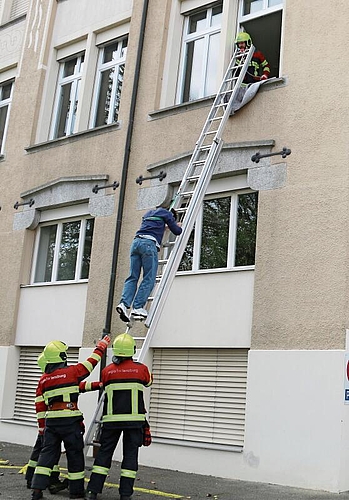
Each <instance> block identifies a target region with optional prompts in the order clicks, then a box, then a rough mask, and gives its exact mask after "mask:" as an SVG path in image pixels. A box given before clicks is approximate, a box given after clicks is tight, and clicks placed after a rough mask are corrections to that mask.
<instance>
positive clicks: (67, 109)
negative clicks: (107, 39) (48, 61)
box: [51, 54, 85, 139]
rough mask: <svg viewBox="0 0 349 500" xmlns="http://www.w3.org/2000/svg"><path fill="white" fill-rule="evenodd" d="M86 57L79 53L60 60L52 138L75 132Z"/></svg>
mask: <svg viewBox="0 0 349 500" xmlns="http://www.w3.org/2000/svg"><path fill="white" fill-rule="evenodd" d="M84 57H85V55H84V54H79V55H75V56H73V57H69V58H68V59H66V60H64V61H60V66H59V76H58V82H57V91H56V102H55V107H54V114H53V121H52V127H51V139H57V138H59V137H65V136H68V135H71V134H73V133H74V132H75V120H76V114H77V107H78V102H79V93H80V86H81V85H80V84H81V78H82V71H83V66H84Z"/></svg>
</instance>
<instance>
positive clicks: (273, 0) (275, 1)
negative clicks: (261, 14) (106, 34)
mask: <svg viewBox="0 0 349 500" xmlns="http://www.w3.org/2000/svg"><path fill="white" fill-rule="evenodd" d="M282 3H283V0H268V7H275V5H282Z"/></svg>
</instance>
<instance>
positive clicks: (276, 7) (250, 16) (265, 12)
mask: <svg viewBox="0 0 349 500" xmlns="http://www.w3.org/2000/svg"><path fill="white" fill-rule="evenodd" d="M244 1H245V0H240V3H239V14H238V24H242V23H243V22H244V21H250V20H251V19H256V18H258V17H262V16H266V15H268V14H272V13H273V12H277V11H279V10H283V7H284V1H283V0H280V3H279V4H277V5H274V6H273V7H268V1H269V0H262V1H263V7H262V8H261V9H259V10H257V11H256V12H253V13H251V14H245V15H244V14H243V9H244Z"/></svg>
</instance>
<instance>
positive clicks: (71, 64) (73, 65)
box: [63, 57, 78, 78]
mask: <svg viewBox="0 0 349 500" xmlns="http://www.w3.org/2000/svg"><path fill="white" fill-rule="evenodd" d="M77 62H78V58H77V57H74V58H73V59H70V60H69V61H66V62H65V63H64V67H63V78H65V77H67V76H72V75H74V73H75V72H76V71H77Z"/></svg>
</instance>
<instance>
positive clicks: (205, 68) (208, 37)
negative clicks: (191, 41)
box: [200, 35, 210, 95]
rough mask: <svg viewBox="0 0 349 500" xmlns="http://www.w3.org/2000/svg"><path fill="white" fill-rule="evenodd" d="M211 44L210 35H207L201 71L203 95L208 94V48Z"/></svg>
mask: <svg viewBox="0 0 349 500" xmlns="http://www.w3.org/2000/svg"><path fill="white" fill-rule="evenodd" d="M209 45H210V35H206V36H205V41H204V58H205V61H204V64H203V65H202V73H201V81H202V84H201V89H200V91H201V93H202V95H206V84H207V69H208V68H207V66H208V50H209Z"/></svg>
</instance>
